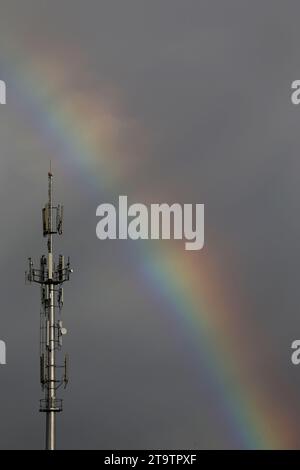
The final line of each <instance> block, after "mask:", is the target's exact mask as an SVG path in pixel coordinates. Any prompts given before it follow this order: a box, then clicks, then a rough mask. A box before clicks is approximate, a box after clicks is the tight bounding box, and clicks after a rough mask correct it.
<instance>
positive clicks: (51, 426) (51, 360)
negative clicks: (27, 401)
mask: <svg viewBox="0 0 300 470" xmlns="http://www.w3.org/2000/svg"><path fill="white" fill-rule="evenodd" d="M52 180H53V174H52V171H51V166H50V171H49V173H48V193H49V194H48V195H49V200H48V214H49V215H48V216H49V233H48V270H49V280H48V282H49V303H48V305H49V309H48V310H49V311H48V317H49V318H48V322H49V347H48V361H47V362H48V387H47V388H46V395H47V396H46V400H47V401H48V403H49V405H50V406H49V409H48V411H46V450H55V448H56V413H55V411H52V410H51V408H52V406H51V404H55V400H56V378H55V370H56V354H55V305H54V301H55V299H54V294H55V292H54V284H53V208H52Z"/></svg>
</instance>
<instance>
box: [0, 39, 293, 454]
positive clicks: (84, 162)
mask: <svg viewBox="0 0 300 470" xmlns="http://www.w3.org/2000/svg"><path fill="white" fill-rule="evenodd" d="M7 43H9V44H10V46H9V49H6V51H5V57H6V63H5V64H4V67H8V69H9V70H10V73H11V77H10V78H11V80H12V81H13V82H14V84H15V89H16V90H17V91H18V96H17V97H16V98H15V99H14V103H13V104H14V105H15V106H16V107H17V109H18V111H20V110H21V111H22V110H23V111H24V113H26V115H29V116H30V118H31V120H32V122H33V123H34V128H33V132H37V133H38V135H39V137H40V138H41V139H42V140H43V142H45V147H46V148H47V149H48V153H47V158H48V156H50V155H51V156H52V157H53V158H56V159H58V160H59V161H60V165H62V166H65V168H66V170H68V172H69V171H70V168H72V169H73V171H75V172H78V173H79V174H80V175H81V176H84V177H85V178H86V181H87V185H88V187H90V186H91V182H93V187H94V188H95V189H96V190H97V191H98V192H99V191H101V192H103V193H104V194H106V195H107V196H110V195H115V194H122V193H124V194H128V189H126V183H127V181H128V178H129V177H130V175H131V172H132V169H133V168H135V167H136V166H137V165H139V164H140V161H139V160H138V159H137V158H136V157H133V155H138V151H139V150H142V149H143V146H144V145H146V144H145V143H146V142H147V133H146V132H145V131H144V129H143V128H142V126H140V124H139V123H138V122H136V121H135V120H134V119H130V118H128V116H127V115H126V112H125V111H124V109H123V108H122V106H121V104H120V103H121V102H122V100H121V96H120V93H119V91H118V90H115V89H113V88H112V87H111V86H108V85H107V84H103V87H102V89H101V92H99V89H98V88H99V87H94V88H93V87H91V89H89V91H87V90H86V89H83V88H82V87H81V85H80V83H81V78H82V75H83V74H85V80H87V79H88V78H90V77H87V73H86V72H85V70H86V66H85V61H84V59H83V56H81V55H80V53H79V51H78V50H68V51H63V50H60V51H59V52H57V51H55V53H53V51H51V49H49V48H48V47H47V46H46V45H42V46H36V45H32V44H29V45H27V46H26V45H23V46H21V45H20V44H16V43H13V42H11V40H10V41H7ZM39 47H40V50H39ZM91 82H92V83H93V81H92V80H91ZM120 136H124V138H126V137H127V141H130V138H128V136H130V137H132V139H134V140H135V144H136V145H137V147H135V148H131V147H130V146H128V147H127V152H124V151H122V150H123V148H122V146H118V142H119V140H120ZM121 140H122V139H121ZM163 189H164V188H162V190H163ZM132 196H134V198H135V200H140V199H139V198H138V195H132ZM199 202H203V201H199ZM204 202H205V201H204ZM132 250H135V252H136V253H135V254H136V257H137V270H138V274H139V275H140V273H142V274H143V277H144V279H145V280H146V283H145V284H146V286H147V288H151V289H153V292H155V293H158V295H159V296H160V298H161V299H162V300H163V302H165V306H166V311H167V312H171V314H172V317H171V318H172V321H175V322H176V324H178V325H179V327H180V332H181V334H185V335H187V336H188V338H189V342H190V343H191V349H192V354H193V355H194V356H195V357H196V358H201V363H204V364H205V370H206V376H205V380H209V381H210V384H211V388H212V390H214V393H216V394H217V397H218V400H219V402H220V407H221V408H222V412H223V413H224V416H225V417H226V419H228V423H229V424H228V427H229V428H230V429H231V432H233V433H234V435H235V439H236V442H237V447H239V448H250V449H279V448H292V447H293V446H296V445H297V434H296V430H295V424H294V421H293V417H292V416H291V414H290V413H287V412H284V409H282V407H281V408H279V407H278V406H275V405H274V403H273V405H272V402H271V400H270V397H269V396H267V395H266V393H264V392H263V391H262V390H261V389H260V387H259V384H258V380H257V377H256V376H255V371H253V368H251V367H250V366H249V368H248V365H249V363H250V362H249V358H248V355H249V351H250V350H251V345H247V346H246V345H244V344H242V341H241V331H242V329H243V328H244V324H243V322H245V318H244V317H243V315H242V307H241V306H240V305H236V299H235V300H233V298H234V296H233V295H230V294H229V293H228V292H227V291H226V286H225V285H224V278H225V279H226V275H223V276H222V275H221V274H222V269H221V267H220V266H219V263H218V262H217V260H216V257H212V255H211V253H207V249H204V250H203V251H201V252H199V253H195V252H185V251H184V249H183V246H182V245H181V244H177V243H175V242H170V243H166V242H164V243H163V242H162V243H160V242H155V243H152V242H147V243H146V242H141V243H136V244H135V245H134V246H132ZM210 251H211V248H210ZM223 270H224V268H223ZM223 274H225V273H223ZM254 343H255V342H254V341H253V344H254ZM208 378H209V379H208Z"/></svg>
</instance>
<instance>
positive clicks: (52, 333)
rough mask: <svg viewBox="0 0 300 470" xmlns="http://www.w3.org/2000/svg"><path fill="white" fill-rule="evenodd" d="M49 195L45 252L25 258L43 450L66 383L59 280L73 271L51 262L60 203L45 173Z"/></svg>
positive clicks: (52, 438)
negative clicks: (32, 302) (36, 316)
mask: <svg viewBox="0 0 300 470" xmlns="http://www.w3.org/2000/svg"><path fill="white" fill-rule="evenodd" d="M48 184H49V199H48V203H47V204H46V206H45V208H44V209H43V233H44V237H46V238H47V240H48V255H47V256H42V257H41V260H40V267H39V269H35V268H34V265H33V262H32V259H31V258H29V270H28V272H27V273H26V279H27V281H28V282H29V283H36V284H39V285H40V286H41V312H40V376H41V386H42V390H43V391H44V393H45V396H44V398H43V399H42V400H40V412H43V413H45V414H46V450H55V448H56V414H57V413H59V412H61V411H62V409H63V406H62V405H63V402H62V400H61V399H59V398H57V390H58V389H59V388H60V387H62V386H64V387H66V386H67V384H68V380H69V379H68V368H69V366H68V356H67V355H65V356H64V359H63V360H61V362H60V363H59V362H57V360H59V356H60V354H59V352H60V351H61V349H62V337H63V336H64V335H65V334H66V333H67V330H66V329H65V328H63V324H62V320H61V312H62V307H63V303H64V294H63V284H64V283H65V282H66V281H69V280H70V274H71V273H72V272H73V271H72V269H71V268H70V260H68V261H67V263H65V258H64V256H62V255H60V256H59V260H58V263H57V264H55V259H54V254H53V236H54V235H62V227H63V206H61V205H58V206H54V205H53V200H52V186H53V174H52V171H51V167H50V171H49V173H48Z"/></svg>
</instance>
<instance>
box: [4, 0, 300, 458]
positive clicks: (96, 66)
mask: <svg viewBox="0 0 300 470" xmlns="http://www.w3.org/2000/svg"><path fill="white" fill-rule="evenodd" d="M299 14H300V6H299V5H298V4H297V2H294V1H286V2H284V3H283V2H280V1H277V0H276V1H275V0H272V1H271V0H269V1H265V2H261V1H252V2H251V3H250V2H246V1H244V2H243V1H238V0H236V1H232V0H228V1H226V2H223V1H221V0H219V1H211V0H210V1H203V0H201V1H191V0H188V1H182V0H180V1H179V0H165V1H164V2H161V1H156V0H154V1H151V2H146V1H137V0H135V1H134V0H126V2H124V1H120V0H119V1H116V0H109V1H108V0H107V1H102V0H101V1H92V0H88V1H84V2H83V1H77V0H76V1H75V0H72V1H71V0H64V1H63V2H58V1H51V2H50V1H41V0H40V1H33V0H32V1H31V0H25V1H23V2H17V1H6V0H1V3H0V79H4V80H6V82H7V101H8V104H7V105H6V106H1V107H0V155H1V158H0V201H1V202H0V217H1V245H0V260H1V271H0V281H1V282H0V285H1V299H2V302H1V304H2V305H1V312H0V338H1V339H3V340H5V341H6V343H7V353H8V358H7V359H8V364H7V366H6V367H1V369H0V394H1V400H0V418H1V419H0V448H2V449H36V448H42V447H43V444H44V421H43V416H41V415H39V413H38V400H39V398H41V397H42V395H41V392H40V387H39V376H38V373H39V358H38V335H39V291H38V289H37V288H34V287H32V288H30V287H26V286H25V285H24V275H23V273H24V271H25V269H26V259H27V257H28V256H34V257H35V260H36V261H38V259H39V256H40V255H41V254H43V253H44V251H45V249H46V247H45V245H44V244H43V240H42V233H41V223H40V210H41V207H42V205H43V204H44V203H45V202H46V198H47V171H48V165H49V159H50V158H52V160H53V166H54V172H55V195H56V200H57V201H58V202H63V203H64V204H65V209H66V221H65V233H64V237H63V239H60V240H58V241H57V243H59V251H61V252H63V253H64V254H65V255H68V254H69V255H70V256H71V259H72V263H73V265H74V268H75V272H74V275H73V277H72V281H71V283H70V284H69V285H67V286H66V292H65V309H64V322H65V326H66V327H67V328H68V330H69V335H68V337H67V339H66V340H65V343H64V349H65V350H66V351H67V352H68V353H69V354H70V359H71V380H70V385H69V388H68V389H67V391H66V392H65V393H64V394H63V398H65V411H64V413H63V415H61V416H60V417H59V433H58V436H59V448H69V449H77V448H82V449H99V448H109V449H114V448H125V449H134V448H141V449H143V448H162V449H163V448H170V449H176V448H208V449H210V448H244V447H246V443H245V442H244V441H243V439H242V434H243V430H242V429H238V428H235V429H233V426H232V425H231V423H230V418H228V415H229V416H230V413H231V412H230V410H226V401H225V405H222V406H220V396H219V395H218V394H217V393H214V392H213V390H211V384H210V380H209V378H208V374H207V370H206V367H205V365H204V364H203V358H201V354H200V352H199V351H201V348H200V349H197V348H195V350H194V348H193V346H191V345H190V343H191V341H195V339H192V338H191V337H190V336H189V333H188V332H187V331H185V328H184V325H183V324H178V322H177V320H176V318H174V316H173V314H172V307H171V306H168V305H167V304H166V303H165V302H163V301H161V299H160V297H159V295H158V294H157V292H156V291H155V289H154V290H153V286H151V285H150V283H149V285H148V284H147V281H143V280H141V279H140V270H139V263H140V260H139V257H137V256H135V254H134V253H135V246H136V245H135V244H132V242H124V241H122V242H121V241H120V242H102V243H101V242H99V240H97V239H96V235H95V228H96V217H95V211H96V207H97V206H98V205H99V204H100V203H101V202H115V200H116V197H117V196H118V194H121V193H124V194H128V195H135V196H136V197H139V201H138V202H143V201H156V202H158V201H160V200H161V201H164V202H174V201H176V202H194V203H196V202H198V203H204V204H205V205H206V227H207V229H206V247H205V254H203V256H207V257H208V258H210V257H211V258H213V259H215V260H216V263H217V266H218V268H217V269H218V273H219V276H220V280H221V284H222V287H223V289H224V290H225V291H227V290H228V291H229V290H230V292H232V295H233V297H234V298H235V300H236V303H237V304H238V305H239V308H238V310H237V311H235V312H234V314H235V315H238V324H239V325H244V326H245V328H244V329H243V330H241V344H245V345H247V346H245V347H244V350H241V352H240V353H241V358H240V361H241V363H242V364H243V357H244V356H245V358H247V361H246V360H245V370H246V373H247V368H248V367H249V365H251V374H252V377H253V378H254V379H253V380H255V383H254V386H255V388H256V389H257V390H258V394H259V395H260V394H261V395H263V396H265V397H269V403H270V406H274V409H280V412H281V414H282V415H283V416H284V417H285V418H286V422H289V423H290V428H289V429H284V430H281V432H282V434H283V435H286V436H288V437H287V438H286V439H283V440H282V442H281V443H279V444H277V447H299V446H300V440H299V438H298V435H299V434H300V425H299V424H298V423H297V417H298V415H299V413H300V405H299V400H298V396H299V389H300V370H299V369H297V368H296V367H294V366H292V365H291V363H290V345H291V343H292V341H293V340H294V339H298V338H299V337H300V321H299V314H298V306H299V304H300V291H299V288H298V284H299V261H300V259H299V254H298V253H299V239H300V223H299V217H298V207H299V201H300V190H299V178H300V163H299V162H300V160H299V153H300V145H299V138H300V137H299V125H300V108H297V107H295V106H293V105H292V104H291V101H290V85H291V82H292V81H293V80H295V79H299V78H300V58H299V40H300V33H299V25H298V18H299ZM31 70H34V76H35V77H40V83H39V87H40V89H41V90H45V89H48V91H49V90H50V91H49V95H48V96H50V97H52V99H53V101H52V102H49V113H50V108H51V107H52V108H53V107H54V108H55V107H56V106H58V107H59V105H61V104H62V102H63V105H64V107H68V106H69V107H70V109H72V100H73V99H74V100H79V101H80V103H81V106H82V120H81V122H82V125H83V128H82V129H80V128H77V131H78V132H79V134H80V135H81V134H82V135H83V136H84V135H85V133H86V129H87V128H88V127H89V120H88V119H89V118H90V122H91V126H92V125H94V129H96V131H97V129H98V127H97V126H98V121H97V116H99V122H102V121H103V126H101V125H99V127H100V128H101V129H102V128H103V135H102V134H101V135H100V136H99V154H101V153H103V152H106V154H107V157H106V158H105V161H106V166H107V167H108V168H110V163H109V162H110V161H114V162H115V163H114V167H115V170H114V173H113V174H114V181H115V182H114V184H107V186H108V190H107V188H106V182H105V180H106V173H105V165H104V168H103V166H102V164H101V161H100V160H101V159H99V162H98V163H97V162H96V163H94V165H95V166H94V167H93V170H95V172H96V175H99V176H96V177H92V171H91V170H89V169H88V168H89V167H90V166H91V165H90V164H88V163H86V164H85V163H84V160H85V158H86V156H85V155H84V153H83V154H82V156H81V158H80V159H79V161H80V162H81V163H78V162H77V163H74V165H72V158H71V157H70V155H69V153H72V152H71V151H70V149H69V148H66V146H65V142H61V140H60V139H59V138H56V137H57V133H55V132H52V131H51V129H50V128H51V125H50V124H49V122H47V108H46V109H44V114H43V118H44V122H40V120H39V118H40V115H39V114H37V113H36V112H35V104H34V103H33V99H32V96H36V95H38V94H39V92H40V91H39V90H38V87H36V85H37V83H36V82H33V81H31V82H30V86H28V82H27V85H26V84H25V85H24V82H25V78H26V80H27V79H28V75H30V71H31ZM58 70H60V72H58ZM61 70H63V71H64V73H65V75H64V76H63V77H62V75H61ZM37 71H38V73H37ZM59 80H62V83H61V84H60V86H57V83H58V81H59ZM38 81H39V80H38ZM51 83H52V84H54V85H53V90H51ZM59 83H60V82H59ZM35 87H36V88H37V89H36V88H35ZM57 90H59V93H56V91H57ZM76 112H77V114H78V113H79V115H80V110H79V111H78V109H77V111H76ZM95 120H96V123H95ZM47 126H48V127H49V132H47ZM62 134H64V130H63V131H62ZM65 134H66V141H71V144H72V139H73V140H74V142H77V138H76V136H74V135H73V137H72V138H71V137H70V134H69V133H67V132H65ZM80 135H79V140H80ZM71 149H72V145H71ZM107 162H108V163H107ZM97 181H98V182H99V183H98V185H97ZM104 199H105V200H104ZM132 202H136V201H132ZM165 243H168V242H165ZM182 250H183V247H182ZM195 256H196V257H197V262H198V263H201V256H202V254H201V253H200V254H199V253H198V254H195ZM250 325H251V326H250ZM195 351H197V352H195ZM237 353H238V352H237ZM232 393H233V395H234V390H233V391H232ZM279 427H280V423H278V428H279ZM241 428H242V425H241ZM262 441H263V439H262ZM271 444H272V443H271V441H270V442H269V445H270V446H271ZM248 446H251V443H250V442H249V443H248Z"/></svg>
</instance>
